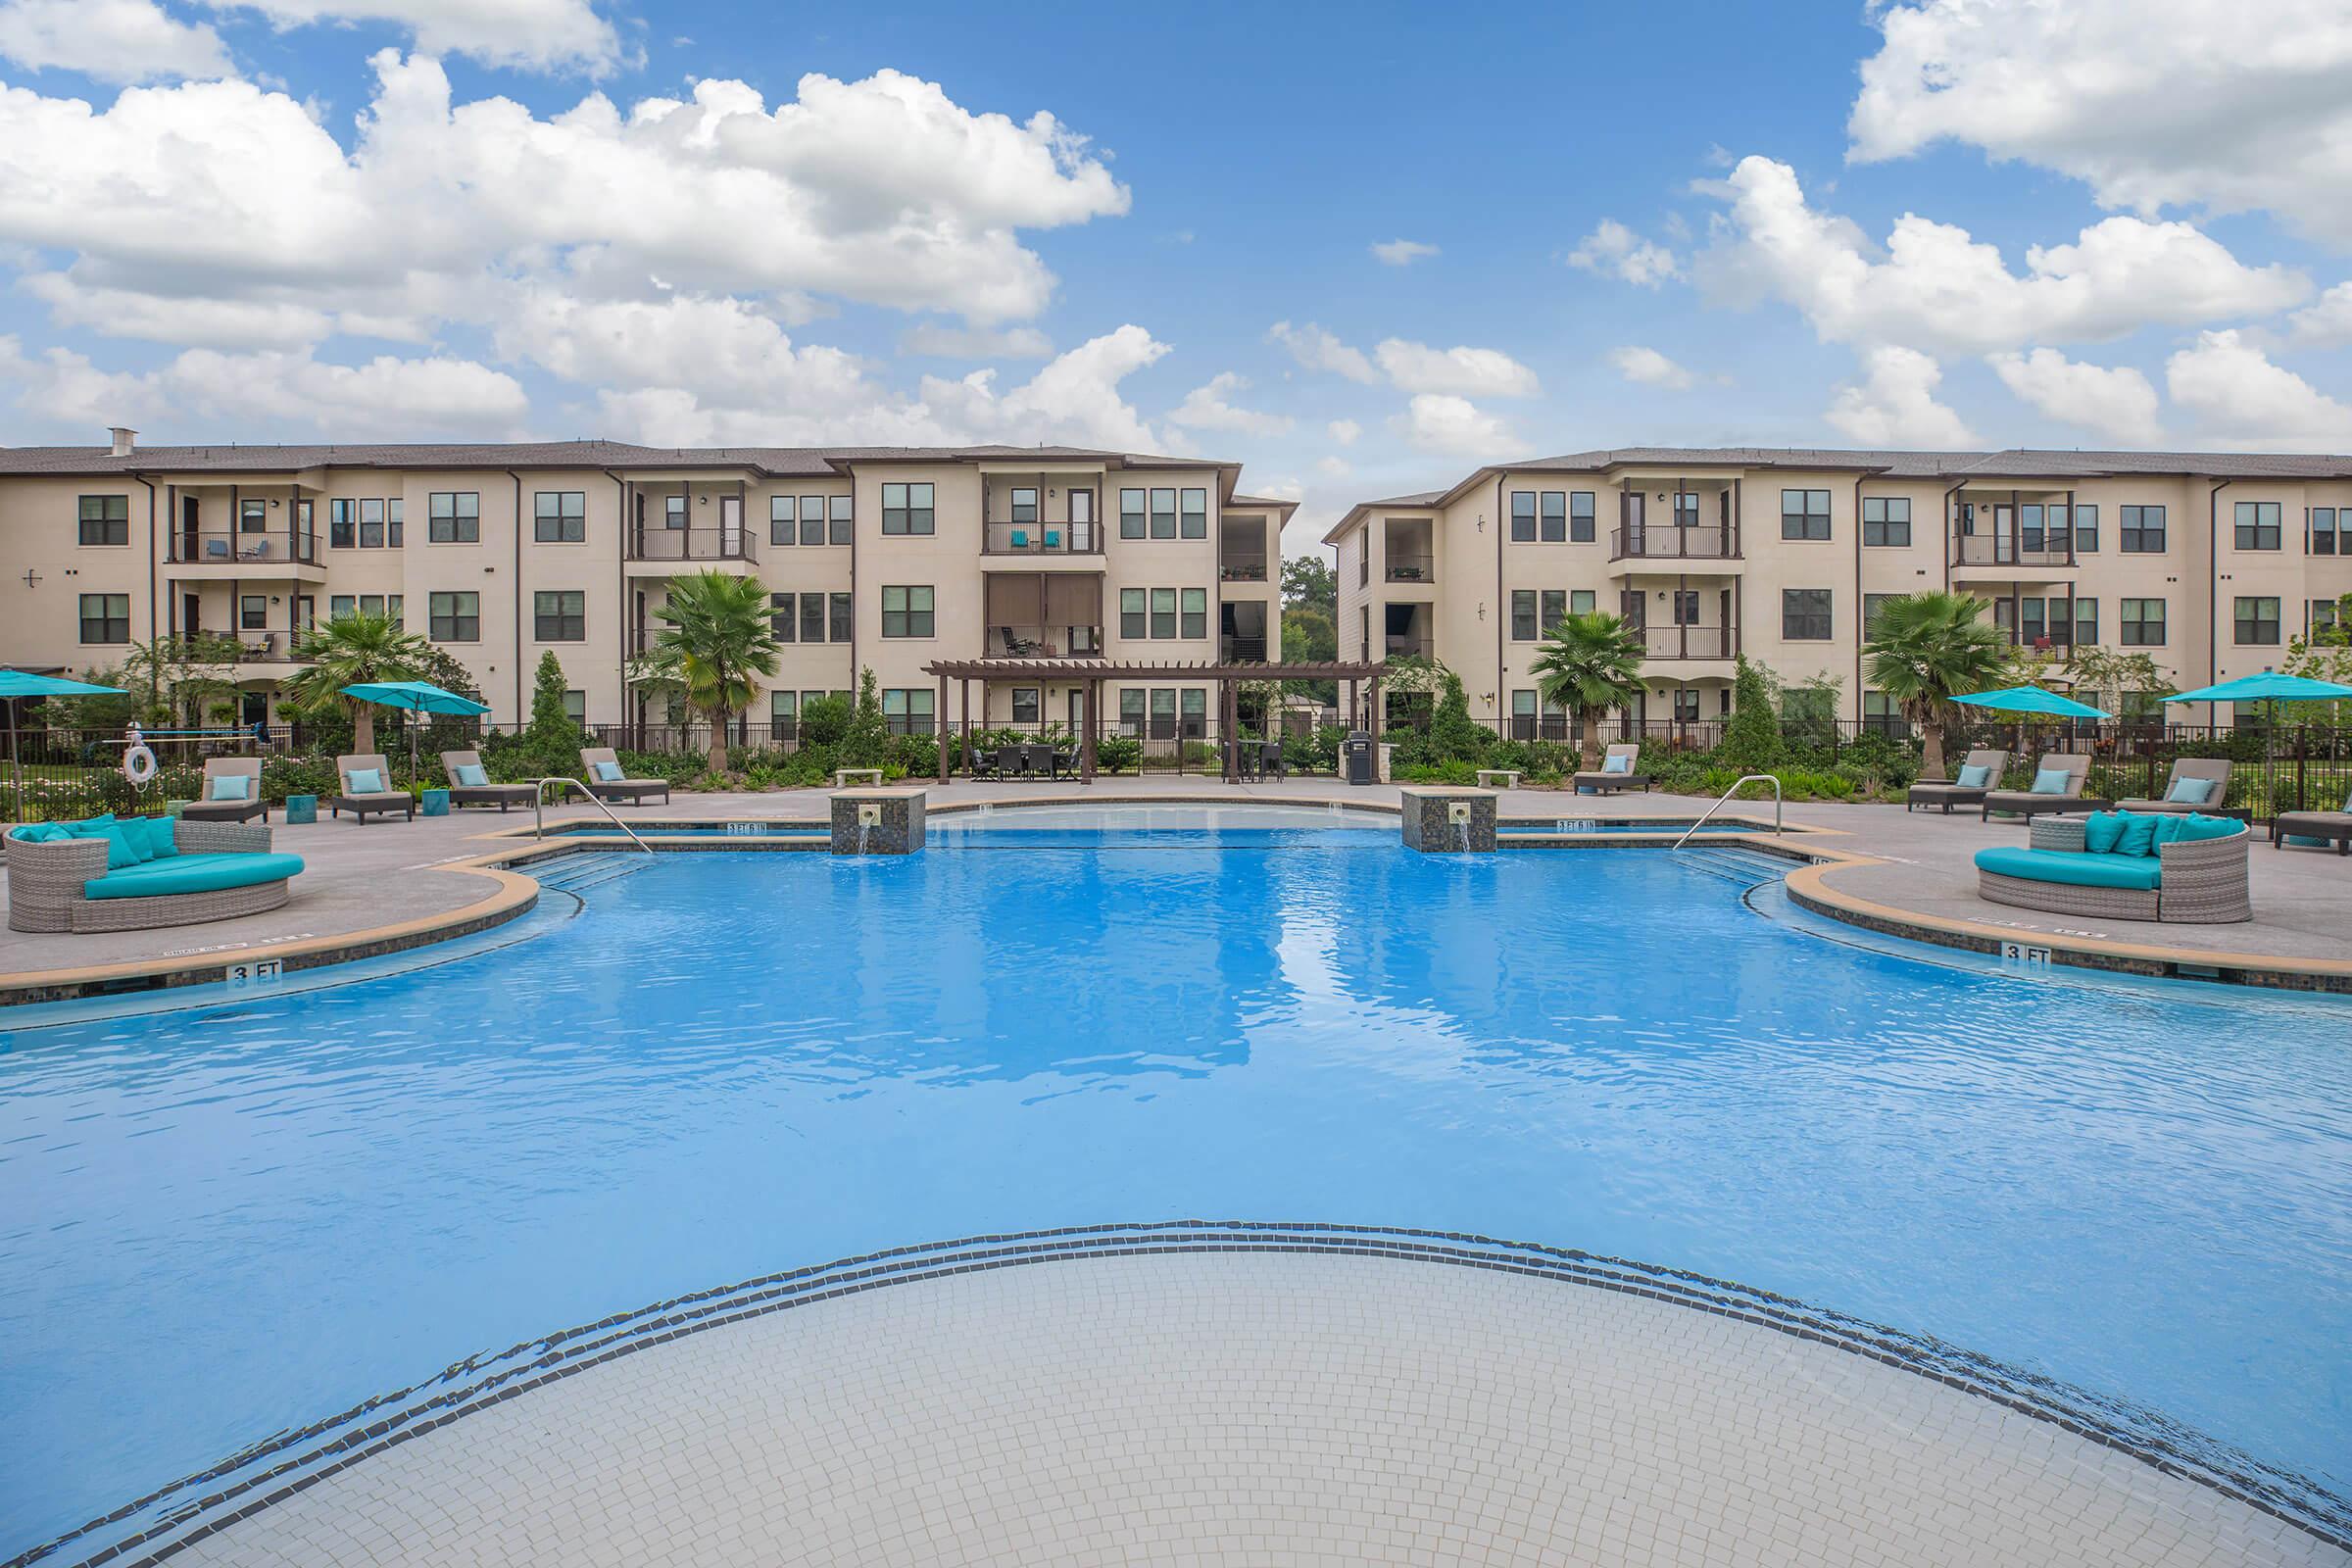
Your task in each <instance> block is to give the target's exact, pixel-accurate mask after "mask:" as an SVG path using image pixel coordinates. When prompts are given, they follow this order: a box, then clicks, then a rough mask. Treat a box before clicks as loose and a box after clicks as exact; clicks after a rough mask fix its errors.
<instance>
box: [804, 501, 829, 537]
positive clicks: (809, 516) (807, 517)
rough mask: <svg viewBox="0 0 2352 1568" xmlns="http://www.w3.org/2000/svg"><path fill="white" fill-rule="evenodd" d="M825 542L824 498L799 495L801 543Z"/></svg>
mask: <svg viewBox="0 0 2352 1568" xmlns="http://www.w3.org/2000/svg"><path fill="white" fill-rule="evenodd" d="M824 542H825V498H824V497H823V496H803V497H801V543H803V544H805V545H821V544H823V543H824Z"/></svg>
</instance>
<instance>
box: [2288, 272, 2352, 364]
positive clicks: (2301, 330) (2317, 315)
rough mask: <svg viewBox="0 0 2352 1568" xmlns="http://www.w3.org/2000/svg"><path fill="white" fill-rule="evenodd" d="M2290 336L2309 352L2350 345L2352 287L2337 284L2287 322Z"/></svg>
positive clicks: (2345, 284) (2346, 284) (2349, 284)
mask: <svg viewBox="0 0 2352 1568" xmlns="http://www.w3.org/2000/svg"><path fill="white" fill-rule="evenodd" d="M2287 327H2288V331H2289V335H2290V336H2291V337H2292V338H2293V340H2294V341H2295V342H2297V343H2300V344H2304V345H2306V346H2309V347H2312V348H2340V347H2342V346H2343V345H2345V344H2347V343H2352V283H2338V284H2336V285H2335V287H2333V288H2331V289H2329V290H2328V291H2327V293H2325V294H2323V295H2321V296H2320V297H2319V298H2318V299H2316V300H2314V301H2312V302H2311V303H2310V304H2309V305H2307V306H2305V307H2304V308H2303V309H2301V310H2299V311H2297V312H2296V313H2295V314H2294V315H2293V316H2291V317H2289V318H2287Z"/></svg>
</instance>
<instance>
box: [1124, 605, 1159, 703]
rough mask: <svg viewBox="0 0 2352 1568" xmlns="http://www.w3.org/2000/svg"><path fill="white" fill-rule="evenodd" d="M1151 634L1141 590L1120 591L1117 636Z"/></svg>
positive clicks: (1144, 635) (1130, 694)
mask: <svg viewBox="0 0 2352 1568" xmlns="http://www.w3.org/2000/svg"><path fill="white" fill-rule="evenodd" d="M1151 634H1152V623H1151V620H1150V618H1149V616H1148V614H1147V612H1146V610H1145V602H1144V591H1143V590H1142V589H1141V588H1122V589H1120V590H1119V635H1120V636H1122V637H1137V638H1141V637H1149V636H1150V635H1151ZM1128 695H1129V696H1131V697H1132V696H1135V695H1137V694H1136V693H1133V692H1130V693H1128Z"/></svg>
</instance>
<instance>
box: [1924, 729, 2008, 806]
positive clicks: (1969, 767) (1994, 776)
mask: <svg viewBox="0 0 2352 1568" xmlns="http://www.w3.org/2000/svg"><path fill="white" fill-rule="evenodd" d="M2008 765H2009V754H2008V753H2007V752H2005V751H2002V750H2001V749H1999V748H1998V747H1990V746H1980V747H1978V748H1977V749H1976V750H1975V751H1973V752H1971V753H1969V754H1968V756H1967V757H1965V758H1963V759H1962V760H1961V762H1960V771H1959V772H1958V773H1956V774H1955V775H1953V777H1952V779H1951V780H1950V781H1949V782H1948V783H1938V782H1936V781H1935V780H1929V781H1928V782H1926V783H1923V784H1914V785H1912V786H1911V789H1910V791H1909V793H1907V794H1906V795H1904V797H1903V809H1904V810H1906V811H1908V810H1910V809H1911V808H1913V807H1914V806H1940V807H1942V808H1943V814H1944V815H1946V816H1949V815H1951V814H1952V808H1953V807H1955V806H1982V805H1983V804H1984V803H1985V796H1987V795H1989V794H1991V793H1992V791H1993V790H1995V789H1996V788H1998V787H1999V785H2000V782H2001V770H2002V769H2003V768H2005V767H2007V766H2008ZM1978 768H1983V769H1985V771H1984V772H1982V773H1980V772H1978V771H1976V769H1978ZM1963 779H1976V780H1980V781H1981V782H1978V783H1973V784H1971V783H1963V782H1961V781H1962V780H1963Z"/></svg>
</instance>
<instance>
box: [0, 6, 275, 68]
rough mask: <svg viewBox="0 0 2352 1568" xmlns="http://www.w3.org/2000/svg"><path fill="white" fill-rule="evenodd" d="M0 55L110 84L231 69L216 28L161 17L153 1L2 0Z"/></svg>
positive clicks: (23, 62)
mask: <svg viewBox="0 0 2352 1568" xmlns="http://www.w3.org/2000/svg"><path fill="white" fill-rule="evenodd" d="M0 59H5V60H13V61H15V62H16V63H17V64H18V65H20V66H23V67H25V69H27V70H29V71H48V70H52V69H56V70H63V71H78V72H80V73H82V74H83V75H86V76H90V77H92V78H94V79H96V80H99V81H112V82H124V81H152V80H155V79H157V78H160V77H179V76H224V75H227V74H228V73H230V71H231V70H232V68H231V67H230V65H229V61H228V50H227V49H226V48H224V47H223V46H222V44H221V35H220V34H219V33H217V32H215V31H214V30H213V29H212V28H211V27H210V26H208V25H205V24H203V23H186V22H180V21H178V20H176V19H174V18H172V17H170V16H167V15H166V14H165V13H164V9H163V7H162V6H160V5H158V4H156V0H0Z"/></svg>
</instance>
